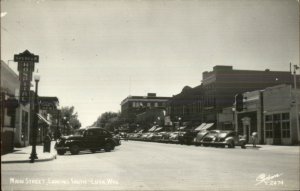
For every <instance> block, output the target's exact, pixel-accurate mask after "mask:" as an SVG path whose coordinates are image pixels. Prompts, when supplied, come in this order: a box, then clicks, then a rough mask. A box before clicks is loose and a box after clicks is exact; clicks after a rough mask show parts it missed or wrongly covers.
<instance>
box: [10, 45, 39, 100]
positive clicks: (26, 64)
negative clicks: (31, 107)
mask: <svg viewBox="0 0 300 191" xmlns="http://www.w3.org/2000/svg"><path fill="white" fill-rule="evenodd" d="M14 61H15V62H18V71H19V80H20V103H22V104H23V105H25V104H27V103H28V102H29V98H30V84H31V81H32V72H33V71H34V64H35V62H39V56H37V55H34V54H32V53H30V52H29V51H28V50H25V51H24V52H23V53H20V54H15V55H14Z"/></svg>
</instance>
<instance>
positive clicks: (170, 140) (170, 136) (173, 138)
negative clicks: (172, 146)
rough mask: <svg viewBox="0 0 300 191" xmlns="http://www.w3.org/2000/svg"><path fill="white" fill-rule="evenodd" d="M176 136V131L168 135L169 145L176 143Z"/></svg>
mask: <svg viewBox="0 0 300 191" xmlns="http://www.w3.org/2000/svg"><path fill="white" fill-rule="evenodd" d="M178 135H179V132H178V131H175V132H171V133H170V135H169V143H178Z"/></svg>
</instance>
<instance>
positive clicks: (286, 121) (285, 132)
mask: <svg viewBox="0 0 300 191" xmlns="http://www.w3.org/2000/svg"><path fill="white" fill-rule="evenodd" d="M281 119H282V138H290V114H289V113H283V114H282V116H281Z"/></svg>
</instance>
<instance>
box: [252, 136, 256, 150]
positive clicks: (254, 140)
mask: <svg viewBox="0 0 300 191" xmlns="http://www.w3.org/2000/svg"><path fill="white" fill-rule="evenodd" d="M256 141H257V132H253V133H252V143H253V147H256Z"/></svg>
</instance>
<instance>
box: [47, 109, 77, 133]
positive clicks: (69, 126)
mask: <svg viewBox="0 0 300 191" xmlns="http://www.w3.org/2000/svg"><path fill="white" fill-rule="evenodd" d="M57 118H58V112H54V113H53V115H52V119H51V120H52V121H56V122H57ZM59 124H60V127H59V129H60V131H61V132H62V133H64V134H70V133H71V132H72V131H73V130H75V129H79V128H80V127H81V123H80V121H79V120H78V114H77V113H76V112H74V106H71V107H68V106H66V107H62V108H61V110H60V114H59ZM56 133H57V132H56Z"/></svg>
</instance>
